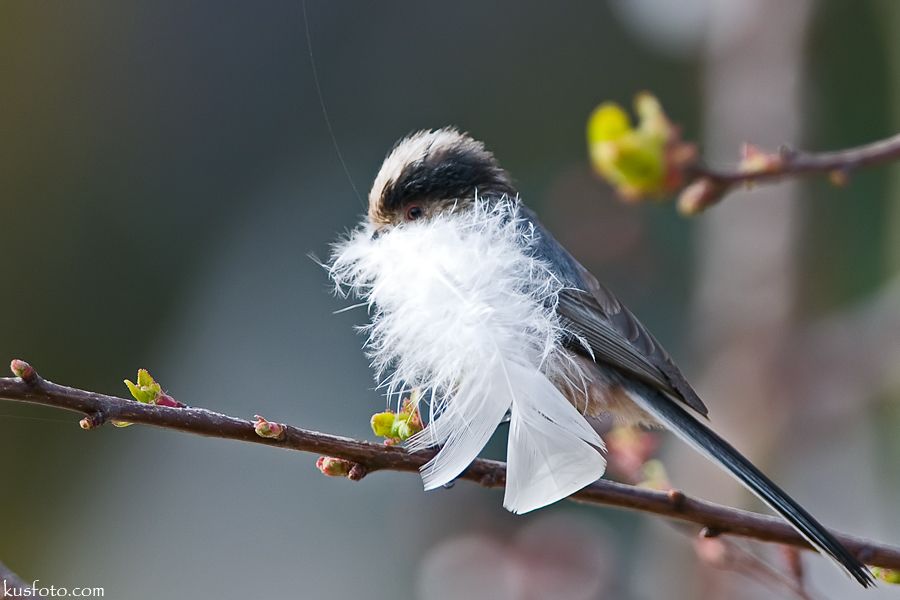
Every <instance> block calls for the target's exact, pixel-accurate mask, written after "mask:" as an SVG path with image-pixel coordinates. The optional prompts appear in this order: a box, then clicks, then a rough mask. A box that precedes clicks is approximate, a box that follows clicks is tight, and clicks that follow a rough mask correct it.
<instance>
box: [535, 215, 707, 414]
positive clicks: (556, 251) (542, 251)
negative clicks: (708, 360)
mask: <svg viewBox="0 0 900 600" xmlns="http://www.w3.org/2000/svg"><path fill="white" fill-rule="evenodd" d="M522 215H523V216H524V217H525V218H526V219H527V220H528V221H529V222H530V224H531V226H532V227H533V230H534V233H535V234H537V235H536V243H535V246H534V249H535V253H536V255H537V256H538V257H540V258H543V259H544V260H546V261H547V262H549V263H550V264H551V265H553V268H554V269H555V270H557V271H558V273H557V274H558V276H559V277H561V279H562V280H563V282H564V283H565V285H566V286H567V288H566V289H565V290H563V292H562V293H560V295H559V305H558V306H557V311H558V313H559V315H560V317H562V318H563V321H564V324H565V326H566V329H568V330H569V331H570V332H571V333H572V334H573V335H574V337H573V339H571V340H569V341H568V342H567V346H568V348H569V349H570V350H572V351H573V352H576V353H578V354H582V355H584V356H588V357H590V358H591V359H592V360H594V361H595V362H597V363H603V364H606V365H609V366H612V367H614V368H616V369H618V370H619V371H621V372H623V374H625V375H626V376H630V377H633V378H636V379H638V380H640V381H642V382H644V383H646V384H648V385H650V386H651V387H653V388H656V389H658V390H660V391H661V392H663V393H664V394H665V395H666V396H669V397H670V398H672V399H674V400H676V401H681V402H683V403H684V404H685V405H686V406H688V407H690V408H691V409H693V410H695V411H697V412H698V413H699V414H701V415H703V416H707V413H708V412H709V411H708V410H707V408H706V406H705V405H704V404H703V402H702V401H701V400H700V398H699V396H697V393H696V392H695V391H694V389H693V388H692V387H691V385H690V384H689V383H688V382H687V380H686V379H685V378H684V375H682V374H681V371H680V370H679V369H678V367H677V366H676V365H675V362H674V361H673V360H672V358H671V357H670V356H669V354H668V353H667V352H666V351H665V350H664V349H663V347H662V346H661V345H660V343H659V342H658V341H656V338H654V337H653V335H652V334H651V333H650V332H649V331H647V328H646V327H644V326H643V325H642V324H641V322H640V321H638V320H637V318H636V317H635V316H634V315H633V314H631V312H630V311H629V310H628V309H627V308H625V307H624V306H622V304H621V303H620V302H619V300H618V299H617V298H616V297H615V296H614V295H613V293H612V292H611V291H609V290H608V289H607V288H606V286H604V285H603V284H602V283H600V282H599V281H597V278H596V277H594V276H593V275H591V274H590V273H589V272H588V271H587V269H585V268H584V267H583V266H581V264H580V263H579V262H578V261H577V260H575V259H574V258H573V257H572V255H571V254H569V253H568V252H567V251H566V249H565V248H563V247H562V245H561V244H560V243H559V242H557V241H556V240H555V239H554V238H553V236H552V235H550V233H549V232H548V231H547V230H546V229H545V228H544V226H543V225H542V224H541V223H540V221H538V220H537V217H536V216H535V215H534V213H533V212H532V211H531V210H529V209H528V208H527V207H524V206H522ZM585 343H586V344H587V345H588V346H589V348H585V347H584V344H585Z"/></svg>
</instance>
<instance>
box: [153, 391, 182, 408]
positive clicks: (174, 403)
mask: <svg viewBox="0 0 900 600" xmlns="http://www.w3.org/2000/svg"><path fill="white" fill-rule="evenodd" d="M154 404H157V405H158V406H170V407H172V408H186V405H185V404H183V403H181V402H179V401H178V400H176V399H175V398H173V397H172V396H169V395H168V394H163V395H162V396H160V397H159V398H157V399H156V402H155V403H154Z"/></svg>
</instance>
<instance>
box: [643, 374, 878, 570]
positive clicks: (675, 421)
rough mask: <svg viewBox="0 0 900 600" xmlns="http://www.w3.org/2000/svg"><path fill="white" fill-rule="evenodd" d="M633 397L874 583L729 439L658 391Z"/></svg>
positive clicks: (841, 562)
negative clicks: (736, 448)
mask: <svg viewBox="0 0 900 600" xmlns="http://www.w3.org/2000/svg"><path fill="white" fill-rule="evenodd" d="M642 388H643V389H641V392H643V393H639V392H632V393H631V394H630V395H632V394H633V395H632V399H633V400H634V401H635V402H636V403H637V404H638V405H639V406H640V407H641V408H643V409H644V410H645V411H647V412H648V413H650V414H651V415H653V416H654V417H655V418H656V419H657V420H658V421H660V423H662V424H663V425H665V426H666V427H668V428H669V429H671V430H672V432H673V433H675V434H676V435H677V436H678V437H680V438H681V439H683V440H684V441H685V442H687V443H688V444H690V445H691V446H692V447H693V448H694V449H696V450H698V451H700V452H701V453H702V454H704V455H706V456H707V457H708V458H710V459H712V460H713V461H714V462H716V463H717V464H719V465H720V466H722V467H723V468H724V469H725V470H726V471H728V472H729V473H730V474H731V475H732V476H734V477H735V478H736V479H737V480H738V481H740V482H741V483H742V484H743V485H745V486H746V487H747V488H748V489H749V490H750V491H752V492H753V493H754V494H756V495H757V496H759V498H760V499H761V500H762V501H763V502H765V503H766V504H768V505H769V506H771V507H772V509H773V510H775V511H776V512H778V513H779V514H780V515H782V516H783V517H784V518H785V519H787V521H788V523H790V524H791V525H793V527H794V529H796V530H797V531H798V532H799V533H800V534H801V535H802V536H803V537H804V538H806V540H807V541H808V542H809V543H810V544H812V545H813V547H815V548H816V549H817V550H818V551H819V552H821V553H822V554H823V555H825V556H826V557H829V558H831V559H833V560H834V561H835V562H837V563H838V564H839V565H840V566H841V567H842V568H843V569H846V571H847V572H848V573H849V574H850V576H851V577H853V578H854V579H856V580H857V581H858V582H859V583H860V584H862V586H863V587H869V586H871V585H874V583H875V582H874V580H873V578H872V574H871V573H870V572H869V570H868V569H867V568H866V566H865V565H864V564H863V563H862V562H860V560H859V559H857V558H856V556H854V555H853V554H851V553H850V551H849V550H847V549H846V548H844V546H843V545H842V544H841V543H840V542H839V541H837V540H836V539H835V538H834V536H833V535H831V533H829V532H828V530H827V529H825V527H823V526H822V524H821V523H819V522H818V521H816V520H815V519H814V518H813V517H812V515H810V514H809V513H808V512H806V510H805V509H804V508H803V507H802V506H800V505H799V504H797V502H796V501H795V500H794V499H793V498H791V497H790V496H788V495H787V494H786V493H785V492H784V491H783V490H782V489H781V488H780V487H778V486H777V485H775V483H774V482H772V480H770V479H769V478H768V477H766V476H765V475H764V474H763V473H762V471H760V470H759V469H757V468H756V467H755V466H753V464H752V463H751V462H750V461H749V460H747V459H746V458H744V456H743V455H741V453H740V452H738V451H737V450H735V449H734V447H732V446H731V444H729V443H728V442H726V441H725V440H723V439H722V438H721V437H719V436H718V435H717V434H716V433H715V432H714V431H712V430H711V429H709V428H708V427H707V426H706V425H704V424H703V423H701V422H700V421H698V420H697V419H696V418H694V416H693V415H691V414H690V413H688V411H687V410H685V409H684V408H682V407H681V406H679V405H678V404H676V403H675V402H674V401H672V400H670V399H669V398H666V397H665V396H663V395H662V394H661V393H659V392H657V391H656V390H650V389H649V388H645V387H643V386H642Z"/></svg>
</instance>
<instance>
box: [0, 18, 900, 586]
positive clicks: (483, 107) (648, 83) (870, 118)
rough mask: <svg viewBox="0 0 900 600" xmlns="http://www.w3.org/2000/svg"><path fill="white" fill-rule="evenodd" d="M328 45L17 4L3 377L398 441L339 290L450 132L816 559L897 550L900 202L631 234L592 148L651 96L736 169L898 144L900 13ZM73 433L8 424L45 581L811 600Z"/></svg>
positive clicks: (743, 565) (666, 221) (5, 173)
mask: <svg viewBox="0 0 900 600" xmlns="http://www.w3.org/2000/svg"><path fill="white" fill-rule="evenodd" d="M305 12H306V19H304V8H303V6H302V4H301V3H300V2H299V0H293V1H290V2H280V1H270V2H232V1H222V0H219V1H216V2H211V1H208V0H194V1H190V2H184V1H173V0H155V1H153V2H145V1H142V0H116V1H114V2H113V1H108V0H81V1H79V2H53V1H46V0H29V1H28V2H21V1H10V2H3V3H0V207H2V209H3V211H2V214H3V219H2V221H0V222H2V230H0V231H2V233H0V255H2V256H4V257H5V265H6V268H5V272H6V275H5V276H4V278H3V283H2V285H0V311H2V313H3V314H5V315H6V318H5V319H4V320H3V326H2V335H0V357H2V360H4V361H8V360H10V359H12V358H22V359H25V360H28V361H30V362H31V363H32V364H33V365H34V366H35V368H36V369H37V370H38V372H40V373H41V374H42V375H44V376H45V377H47V378H49V379H51V380H53V381H56V382H58V383H64V384H68V385H72V386H76V387H81V388H85V389H90V390H95V391H99V392H104V393H109V394H116V395H119V396H124V395H126V394H127V390H126V388H125V386H124V385H123V384H122V383H121V381H122V380H123V379H125V378H131V379H134V376H135V373H136V371H137V369H138V368H146V369H149V371H150V373H151V374H152V375H153V376H154V377H156V379H157V380H158V381H160V382H161V383H162V384H163V387H164V388H165V389H166V390H168V391H169V393H170V394H172V395H173V396H174V397H176V398H178V399H179V400H181V401H183V402H185V403H187V404H190V405H195V406H202V407H206V408H209V409H212V410H216V411H221V412H225V413H229V414H232V415H235V416H241V417H245V418H250V417H252V416H253V414H255V413H259V414H262V415H264V416H265V417H266V418H268V419H270V420H277V421H282V422H287V423H291V424H294V425H297V426H301V427H306V428H311V429H318V430H321V431H325V432H329V433H335V434H340V435H345V436H352V437H357V438H364V439H373V438H374V436H373V435H372V433H371V430H370V428H369V424H368V420H369V417H370V416H371V415H372V414H373V413H374V412H378V411H380V410H383V409H384V406H385V400H384V398H383V397H382V396H381V395H380V393H379V392H377V391H375V390H374V389H373V388H374V381H373V379H372V372H371V371H370V369H369V368H368V366H367V364H366V359H365V357H364V355H363V352H362V351H361V345H362V342H363V339H362V338H361V337H360V336H359V335H358V334H357V333H355V332H354V330H353V326H354V325H356V324H361V323H364V322H365V321H366V315H365V312H364V310H356V311H349V312H345V313H341V314H333V313H334V311H336V310H339V309H341V308H343V307H345V306H347V305H348V304H350V303H351V301H345V300H339V299H336V298H334V297H333V296H332V295H331V294H330V288H329V283H328V280H327V277H326V274H325V272H324V270H323V269H322V268H321V267H320V266H318V265H317V264H316V262H314V261H313V260H312V259H310V258H309V255H310V254H313V255H315V256H318V257H320V258H325V257H327V255H328V251H329V250H328V247H329V243H330V242H332V241H333V240H334V239H335V238H336V237H337V236H338V235H339V234H340V233H341V232H343V231H345V230H347V229H348V228H352V227H354V226H355V224H356V223H357V222H358V221H359V218H360V216H361V215H362V214H363V212H364V208H363V205H362V203H361V200H360V197H363V198H364V197H365V195H366V193H367V191H368V186H369V183H370V182H371V180H372V178H373V177H374V175H375V173H376V172H377V169H378V167H379V165H380V162H381V160H382V159H383V157H384V155H385V153H386V152H387V151H388V149H389V148H390V147H391V145H392V144H393V143H394V141H395V140H396V139H398V138H399V137H401V136H403V135H405V134H407V133H409V132H410V131H413V130H416V129H420V128H435V127H440V126H444V125H449V124H452V125H456V126H458V127H460V128H461V129H463V130H465V131H469V132H471V133H472V134H473V135H474V136H475V137H477V138H479V139H482V140H484V141H485V142H486V143H487V146H488V147H489V148H490V149H492V150H493V151H494V152H495V154H496V155H497V157H498V158H499V160H500V162H501V164H502V165H503V166H505V167H506V168H507V169H508V170H509V171H510V172H511V173H512V174H513V176H514V177H515V178H516V180H517V181H518V184H519V189H520V192H521V194H522V197H523V198H524V199H525V201H526V202H527V203H528V204H530V205H531V206H532V207H534V208H535V209H536V210H537V211H538V212H539V214H540V215H541V216H542V218H543V219H544V221H545V223H546V224H547V226H548V227H549V228H550V229H551V230H552V231H553V232H554V233H555V234H556V236H557V237H558V238H559V239H560V240H561V241H562V242H563V243H564V244H565V245H566V246H568V247H569V249H570V250H571V251H572V252H573V253H574V254H575V256H576V257H577V258H578V259H580V260H581V261H582V262H583V263H584V264H585V265H586V266H587V267H588V268H589V269H590V270H592V271H593V272H594V273H595V274H596V275H598V276H599V277H600V278H601V279H603V280H604V281H605V282H606V283H607V284H608V285H609V286H610V287H611V288H612V289H613V290H615V291H616V293H617V294H618V295H619V297H620V298H621V299H622V300H623V301H624V302H625V303H626V304H627V305H628V306H629V307H630V308H631V309H632V311H633V312H635V313H636V314H637V315H638V316H639V317H640V318H641V319H642V320H643V321H644V323H645V324H646V325H647V326H648V327H649V328H650V329H651V330H652V331H654V333H655V334H656V335H657V337H658V338H659V339H660V340H661V341H662V342H663V344H664V345H665V346H666V347H667V348H668V349H669V351H670V353H671V354H673V356H674V357H675V358H676V360H677V361H678V362H679V364H680V365H681V366H682V369H683V370H684V371H685V373H686V375H687V376H688V379H689V380H691V381H693V382H695V386H696V387H697V389H698V391H699V393H700V395H701V397H703V398H704V399H705V401H706V403H707V404H708V405H709V407H710V414H711V416H712V418H713V424H714V425H715V427H716V428H717V429H718V430H719V431H720V432H721V433H723V434H724V435H725V436H726V437H728V438H729V439H731V440H732V441H733V442H734V443H735V445H737V446H738V447H739V448H740V449H741V450H742V451H744V452H745V453H747V454H748V455H749V456H750V457H751V458H752V459H753V460H754V461H755V462H756V463H757V464H759V465H760V466H761V467H762V468H763V470H764V471H766V472H768V473H769V474H770V475H771V476H772V477H773V478H774V479H775V480H776V481H779V482H781V483H783V485H784V487H786V488H787V490H788V491H789V492H790V493H791V494H792V495H793V496H794V497H795V498H796V499H797V500H799V501H800V502H801V503H802V504H804V505H805V506H806V507H807V508H808V509H809V510H810V511H811V512H812V513H813V514H815V515H816V516H817V517H818V518H819V519H820V520H822V521H823V522H824V523H826V524H828V525H830V526H833V527H835V528H837V529H840V530H843V531H846V532H848V533H852V534H857V535H862V536H870V537H873V538H876V539H879V540H882V541H888V542H893V543H895V544H896V543H900V517H898V516H897V515H898V514H897V511H896V506H897V505H898V502H900V474H898V470H897V468H896V465H897V463H898V460H900V401H898V396H897V393H896V392H897V390H898V384H900V377H898V376H897V373H898V372H900V371H898V369H897V368H895V366H897V365H900V291H898V288H900V285H898V284H897V283H895V282H894V277H895V274H896V273H897V272H898V270H900V177H898V176H897V173H898V171H897V170H896V169H890V168H880V169H874V170H870V171H865V172H861V173H859V174H857V175H854V176H853V177H852V179H851V181H850V184H849V185H847V186H846V187H843V188H834V187H832V186H830V185H829V184H828V183H827V182H825V181H812V180H810V181H805V182H798V183H785V184H780V185H777V186H772V187H763V188H758V189H757V190H755V191H753V192H752V193H749V194H748V193H740V194H735V195H733V196H731V197H729V199H728V200H726V202H725V203H724V204H722V205H720V206H718V207H715V208H713V209H712V210H711V211H709V213H707V214H705V215H703V216H701V217H699V218H696V219H693V220H690V221H688V220H685V219H683V218H681V217H679V216H677V215H676V213H675V211H674V209H673V207H672V206H671V205H670V204H661V205H647V204H645V205H639V206H626V205H622V204H620V203H619V202H618V201H617V200H616V199H615V198H614V196H613V194H612V193H611V191H610V190H609V189H608V188H607V187H606V186H605V185H604V184H602V183H600V182H599V181H597V180H596V179H595V178H594V177H593V175H592V174H591V170H590V167H589V165H588V161H587V151H586V148H585V141H584V135H585V134H584V129H585V124H586V120H587V117H588V114H589V113H590V111H591V110H592V109H593V108H594V106H596V105H597V104H598V103H600V102H601V101H604V100H610V99H611V100H615V101H618V102H620V103H622V104H630V102H631V98H632V97H633V95H634V94H635V93H636V92H638V91H641V90H644V89H647V90H650V91H652V92H653V93H654V94H656V95H657V96H658V97H659V98H660V100H661V101H662V103H663V105H664V107H665V108H666V111H667V112H668V114H669V115H670V117H671V118H672V119H673V120H674V121H676V122H679V123H681V124H682V125H683V127H684V132H685V135H686V137H687V138H688V139H695V140H698V141H700V142H701V143H702V145H703V152H704V156H705V157H706V159H707V160H708V161H709V162H710V163H712V164H728V163H730V162H733V161H735V160H737V159H738V157H739V154H738V153H739V149H740V144H741V142H743V141H750V142H754V143H756V144H758V145H760V146H761V147H764V148H768V149H775V148H777V147H778V146H779V145H780V144H784V143H786V144H791V145H794V146H798V147H803V148H809V149H833V148H839V147H845V146H850V145H854V144H860V143H864V142H867V141H871V140H873V139H877V138H881V137H886V136H888V135H890V134H892V133H894V132H895V131H897V129H898V126H900V43H898V41H897V40H900V5H898V4H897V3H894V2H891V1H890V0H882V1H879V0H868V1H862V2H849V1H846V0H843V1H842V0H821V1H818V2H814V1H812V0H795V1H794V2H790V3H788V2H780V1H779V0H678V1H672V0H610V1H608V2H569V3H566V4H565V5H561V4H558V3H544V2H533V1H523V2H516V3H508V2H507V3H500V2H497V3H485V2H475V1H465V2H454V3H446V2H426V3H413V2H406V3H399V2H394V3H373V2H351V1H348V2H325V1H322V0H307V1H306V6H305ZM307 31H308V36H307ZM310 46H311V48H312V54H313V57H314V65H315V66H314V68H315V71H316V72H317V74H318V78H319V83H320V86H321V89H320V90H317V88H316V82H315V78H314V73H313V62H312V61H311V56H310ZM320 92H321V97H322V99H323V101H324V105H325V108H326V110H327V113H328V118H329V119H330V121H331V124H332V126H333V130H334V137H335V139H336V141H337V144H338V145H339V147H340V151H341V153H342V154H343V158H344V161H345V162H346V170H347V171H348V173H345V171H344V168H343V167H342V165H341V161H340V160H339V158H338V155H337V153H336V151H335V147H334V144H333V143H332V138H331V135H330V134H329V130H328V127H327V126H326V120H325V118H324V117H323V112H322V107H321V106H320V102H319V93H320ZM348 175H349V177H348ZM354 188H355V189H354ZM78 418H79V417H78V416H77V415H74V414H69V413H64V412H62V411H55V410H51V409H42V408H39V407H30V406H25V405H21V404H16V403H11V402H5V401H0V561H2V562H3V563H4V564H6V565H7V566H8V567H10V568H11V569H12V570H13V571H15V572H17V573H18V574H19V575H20V576H21V577H22V578H23V579H24V580H26V581H32V580H35V579H39V580H41V582H42V583H43V584H44V585H50V584H53V585H55V586H57V587H59V586H64V587H69V588H71V587H76V586H79V587H103V588H105V593H106V597H109V598H127V599H131V598H148V597H185V598H196V599H204V598H233V597H254V596H257V595H264V596H266V597H271V598H315V599H323V600H327V599H346V598H362V597H365V598H371V599H376V600H377V599H381V598H384V599H387V598H404V599H406V598H409V599H420V600H433V599H448V600H449V599H454V598H474V599H480V598H496V599H511V600H515V599H525V598H528V599H555V598H567V599H575V600H577V599H585V600H593V599H605V598H611V599H623V600H628V599H645V598H646V599H650V598H671V599H681V598H685V599H686V598H705V599H717V598H738V599H741V598H748V599H750V598H762V597H765V598H781V597H784V598H793V597H797V596H796V595H794V594H793V593H792V592H791V591H790V589H789V586H787V585H785V584H784V583H779V581H778V579H777V577H775V576H772V575H771V574H770V573H769V572H768V571H765V569H763V568H762V567H760V566H759V565H760V564H761V563H759V562H758V561H756V560H751V559H748V558H747V555H746V554H745V553H752V554H753V555H754V556H759V557H761V558H762V559H764V560H766V561H768V562H769V563H770V564H771V565H773V567H774V568H776V569H782V570H783V568H784V560H783V559H782V557H781V556H780V555H779V553H778V552H777V550H776V549H772V548H769V547H765V546H763V545H758V544H752V543H749V542H746V543H745V542H741V543H740V544H738V546H739V547H738V548H737V549H731V550H728V549H727V548H726V549H723V548H714V549H712V550H710V549H709V548H703V547H695V542H694V541H693V538H692V536H691V535H690V533H691V532H690V531H687V532H685V531H682V530H680V529H678V528H675V527H673V526H672V525H671V524H669V523H667V522H664V521H662V520H660V519H657V518H653V517H648V516H642V515H637V514H633V513H629V512H625V511H618V510H611V509H601V508H588V507H581V506H575V505H574V504H571V503H565V502H563V503H559V504H557V505H555V506H552V507H549V508H546V509H543V510H540V511H537V512H535V513H532V514H529V515H526V516H520V517H517V516H514V515H511V514H508V513H506V512H505V511H504V510H503V509H502V507H501V498H502V494H501V493H500V492H498V491H488V490H483V489H480V488H478V487H476V486H472V485H469V484H466V483H460V484H458V485H456V486H454V487H453V488H452V489H449V490H439V491H435V492H429V493H424V492H423V491H422V489H421V482H420V480H419V479H418V478H417V477H415V476H412V475H409V474H396V473H378V474H375V475H373V476H372V477H369V478H367V479H365V480H364V481H362V482H360V483H351V482H349V481H347V480H342V479H328V478H325V477H323V476H322V475H321V474H320V473H319V472H318V471H317V470H316V468H315V460H316V456H314V455H306V454H300V453H295V452H279V451H276V450H272V449H269V448H263V447H253V446H251V445H243V444H240V443H237V442H226V441H222V440H212V439H205V438H199V437H192V436H188V435H184V434H179V433H174V432H169V431H163V430H154V429H151V428H146V427H140V426H135V427H130V428H126V429H117V428H113V427H104V428H101V429H100V430H97V431H92V432H85V431H82V430H81V429H79V427H78V426H77V421H78ZM502 436H503V433H502V432H501V433H499V434H498V437H499V438H500V439H498V440H496V441H495V443H493V444H492V445H491V447H490V448H489V449H488V451H489V453H490V454H491V455H492V456H497V457H502V452H503V446H504V443H503V440H502ZM661 456H662V458H663V460H664V462H665V464H666V466H667V468H668V471H669V476H670V478H671V480H672V483H673V485H674V486H676V487H677V488H679V489H684V490H686V491H687V492H689V493H694V494H697V495H700V496H702V497H704V498H708V499H711V500H715V501H719V502H724V503H728V504H730V505H732V506H740V507H744V508H749V509H753V510H761V507H760V505H759V503H758V502H756V501H755V500H754V499H753V498H752V497H750V495H749V494H748V493H746V492H744V491H743V490H742V489H740V488H738V487H737V486H736V484H734V483H732V481H731V480H730V478H728V477H727V476H725V475H723V474H721V473H719V472H718V471H717V470H716V469H715V468H714V467H711V466H709V465H708V464H707V463H706V462H705V459H702V458H701V457H699V456H698V455H696V454H694V453H693V452H692V451H691V450H689V449H687V448H685V447H683V446H682V445H681V444H680V443H679V442H677V440H670V439H668V438H667V437H664V443H663V450H662V453H661ZM686 533H687V535H686ZM698 550H699V553H698ZM698 557H702V558H698ZM804 564H805V567H806V570H807V579H808V593H809V596H810V597H812V598H855V597H860V598H861V597H863V595H862V591H861V589H857V587H856V586H855V584H853V583H851V582H850V581H849V580H847V579H845V578H843V577H842V576H841V575H840V574H839V573H838V572H837V571H836V570H834V569H833V568H832V567H831V566H830V565H829V564H828V563H827V562H826V561H824V560H823V559H821V558H819V557H816V556H813V555H812V554H805V555H804ZM717 565H718V566H717ZM748 565H749V567H748ZM721 566H726V567H730V568H731V570H728V569H722V568H719V567H721ZM735 570H737V571H743V572H739V573H735V572H734V571H735ZM748 573H749V574H748ZM883 588H884V586H882V589H881V590H878V591H875V592H869V593H867V594H866V595H865V597H866V598H881V597H885V598H886V597H889V596H890V595H891V594H890V590H887V591H886V590H884V589H883ZM895 593H896V590H894V594H895Z"/></svg>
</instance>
